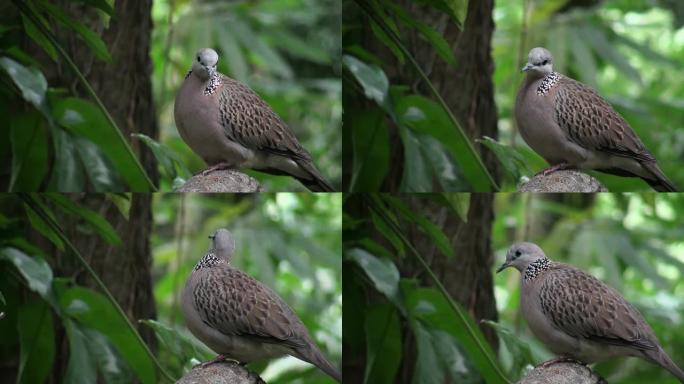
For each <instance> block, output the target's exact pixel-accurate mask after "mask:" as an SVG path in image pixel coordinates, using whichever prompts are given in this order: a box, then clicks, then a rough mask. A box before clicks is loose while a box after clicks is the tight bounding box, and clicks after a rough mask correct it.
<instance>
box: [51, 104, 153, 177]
mask: <svg viewBox="0 0 684 384" xmlns="http://www.w3.org/2000/svg"><path fill="white" fill-rule="evenodd" d="M52 113H53V115H54V116H55V119H56V120H57V122H58V123H59V124H60V125H62V126H63V127H65V128H67V129H68V130H69V131H71V132H72V133H74V134H76V135H80V136H83V137H85V138H88V139H90V140H91V141H92V142H94V143H95V144H97V146H98V147H99V148H100V149H101V150H102V151H103V152H104V153H105V154H106V155H107V157H108V158H109V160H110V161H111V162H112V164H113V165H114V167H115V169H116V171H118V173H119V174H121V176H122V177H123V178H124V179H125V180H126V182H127V183H128V185H129V186H130V189H131V190H133V191H146V190H148V184H147V178H146V176H145V174H144V173H143V171H142V169H141V168H139V166H138V163H137V159H136V158H135V157H134V156H133V154H132V152H129V150H128V148H127V147H126V144H125V142H123V141H121V139H120V137H119V135H118V133H117V132H116V128H115V127H113V126H112V125H110V124H109V122H108V121H107V119H106V118H105V116H104V115H103V114H102V112H101V110H100V109H98V108H97V107H96V106H95V105H93V104H91V103H90V102H88V101H86V100H83V99H78V98H66V99H63V100H60V101H58V102H57V103H56V104H55V106H54V107H53V111H52Z"/></svg>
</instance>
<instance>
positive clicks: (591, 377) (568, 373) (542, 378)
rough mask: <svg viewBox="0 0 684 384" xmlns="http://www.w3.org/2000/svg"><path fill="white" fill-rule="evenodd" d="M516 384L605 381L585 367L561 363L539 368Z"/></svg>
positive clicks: (573, 383) (584, 383)
mask: <svg viewBox="0 0 684 384" xmlns="http://www.w3.org/2000/svg"><path fill="white" fill-rule="evenodd" d="M517 384H607V382H606V380H605V379H604V378H602V377H601V376H599V375H598V374H597V373H595V372H594V371H592V370H591V368H589V367H587V366H586V365H582V364H578V363H572V362H562V363H555V364H552V365H549V366H548V367H542V366H539V367H537V368H535V369H533V370H532V371H530V372H529V373H528V374H527V375H526V376H525V377H523V378H522V379H521V380H520V381H518V383H517Z"/></svg>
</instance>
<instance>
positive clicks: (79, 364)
mask: <svg viewBox="0 0 684 384" xmlns="http://www.w3.org/2000/svg"><path fill="white" fill-rule="evenodd" d="M62 324H63V325H64V329H66V334H67V338H68V339H69V362H68V363H67V369H66V373H65V374H64V382H65V383H67V384H91V383H96V382H97V362H96V360H95V356H93V355H91V354H90V351H89V350H88V339H87V336H86V335H85V334H84V333H83V331H82V330H81V329H80V327H78V325H77V324H76V323H75V322H73V321H71V320H70V319H69V318H68V317H67V318H63V319H62Z"/></svg>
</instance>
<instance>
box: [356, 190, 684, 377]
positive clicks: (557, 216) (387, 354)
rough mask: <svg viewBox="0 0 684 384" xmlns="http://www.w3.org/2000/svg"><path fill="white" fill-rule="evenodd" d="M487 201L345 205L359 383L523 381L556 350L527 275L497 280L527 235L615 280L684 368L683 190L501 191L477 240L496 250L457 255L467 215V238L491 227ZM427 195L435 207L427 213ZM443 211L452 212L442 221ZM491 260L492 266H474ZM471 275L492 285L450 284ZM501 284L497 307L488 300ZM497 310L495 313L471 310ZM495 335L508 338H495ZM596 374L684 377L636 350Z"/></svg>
mask: <svg viewBox="0 0 684 384" xmlns="http://www.w3.org/2000/svg"><path fill="white" fill-rule="evenodd" d="M477 199H479V196H477V195H475V194H473V195H470V197H469V196H468V195H465V194H427V195H421V196H420V197H417V196H406V195H404V196H401V195H400V196H388V195H367V194H352V195H351V196H350V197H348V198H347V200H346V201H345V206H344V211H345V221H344V232H343V238H344V273H343V280H344V283H343V284H344V302H345V306H346V307H347V308H348V307H349V306H350V305H351V306H353V307H354V308H359V311H358V314H360V316H359V315H356V314H355V315H354V316H353V318H352V316H347V315H346V314H345V317H344V329H343V332H344V333H343V337H344V338H343V345H344V348H345V355H346V354H347V353H348V352H349V354H350V356H355V358H353V359H350V361H347V359H345V366H346V367H348V366H349V365H351V366H352V367H354V368H355V369H356V370H357V371H359V372H362V374H360V375H359V382H361V381H363V382H367V383H370V382H373V383H393V382H409V381H411V380H413V381H414V382H421V383H443V382H445V380H448V378H450V380H451V382H457V383H480V382H483V380H484V381H486V382H487V383H504V382H506V381H505V380H507V379H508V380H510V381H513V382H514V381H516V380H517V379H518V378H520V377H521V375H523V374H524V372H525V370H526V369H529V368H530V367H531V365H534V364H537V363H539V362H541V361H543V360H546V359H548V358H551V357H552V354H550V353H549V352H548V351H547V350H546V349H545V347H543V345H542V344H541V343H540V342H539V341H538V340H536V339H535V338H534V336H532V335H531V333H530V331H529V329H528V327H527V326H526V324H525V322H524V320H523V318H522V317H521V313H520V305H519V302H520V296H519V293H520V292H519V284H520V283H519V281H520V280H519V279H520V275H519V274H518V273H517V272H515V271H513V270H507V271H506V272H503V273H500V274H498V275H496V276H495V278H494V279H493V280H491V278H492V275H493V274H494V270H495V269H496V267H498V266H499V265H500V264H501V263H502V262H503V261H504V260H505V252H506V250H507V248H508V247H509V246H510V245H511V244H512V243H514V242H516V241H522V240H526V241H533V242H536V243H537V244H539V245H540V246H541V247H542V248H543V249H544V251H545V252H546V254H547V256H549V257H550V258H552V259H554V260H557V261H562V262H567V263H570V264H572V265H575V266H577V267H578V268H581V269H583V270H585V271H587V272H589V273H591V274H593V275H594V276H596V277H598V278H599V279H601V280H603V281H605V282H606V283H608V284H610V285H611V286H613V287H615V288H617V289H618V290H619V291H620V292H622V293H623V295H624V296H625V297H626V299H627V300H628V301H630V302H631V303H632V304H634V305H635V306H636V307H637V308H638V309H639V310H640V311H641V313H642V314H643V315H644V317H645V318H646V320H647V321H648V323H649V324H650V325H651V326H652V327H653V329H654V330H655V332H656V334H657V335H658V338H659V340H660V342H661V344H662V345H663V347H664V348H665V350H666V351H667V352H668V353H669V354H670V356H671V357H672V359H673V360H674V361H675V362H676V363H677V364H679V365H682V364H684V354H682V351H684V332H682V330H683V329H684V318H683V315H684V301H683V300H682V297H684V296H683V293H684V279H683V278H682V277H683V276H684V256H683V255H684V243H683V242H682V239H681V236H680V234H681V231H682V230H683V229H684V219H682V212H684V198H682V196H679V195H678V194H598V195H588V196H583V195H574V194H571V195H532V194H524V195H521V194H496V196H495V197H494V199H493V208H494V216H493V221H492V222H491V228H490V230H491V234H490V235H487V234H485V235H484V236H482V237H480V238H478V239H477V240H476V241H477V242H478V243H479V244H481V245H482V246H485V245H491V246H492V252H491V253H490V254H487V255H484V256H483V255H480V254H478V253H477V252H478V251H477V249H478V247H473V248H468V250H462V249H459V242H460V240H458V236H459V235H458V232H455V231H454V230H453V226H454V222H455V221H458V222H460V223H461V225H460V227H459V228H460V229H459V231H460V232H463V231H467V230H468V227H475V226H478V225H480V223H479V220H482V218H483V217H484V216H485V215H483V213H482V212H483V209H482V206H476V203H475V202H476V201H477ZM416 201H423V202H425V201H428V202H430V204H427V205H423V206H420V205H418V207H421V208H422V209H419V210H417V209H415V208H416V207H417V205H416ZM425 206H427V207H431V208H430V209H425V208H424V207H425ZM442 208H443V209H442ZM474 211H475V212H474ZM444 212H448V213H447V214H448V215H449V216H451V217H453V218H454V220H452V221H449V220H447V221H444V220H443V219H440V217H441V216H442V215H443V214H444ZM464 221H465V223H464ZM443 223H448V224H447V225H444V224H443ZM447 234H449V235H447ZM454 234H455V235H454ZM412 235H415V236H412ZM483 260H484V261H483ZM440 261H446V262H450V263H452V264H451V265H453V266H454V267H452V273H451V274H450V275H447V276H446V277H444V273H445V272H444V271H443V270H442V269H440V268H438V267H436V266H438V265H441V264H440ZM480 262H485V263H487V265H488V268H486V269H484V270H482V271H481V272H480V273H476V274H473V273H471V272H469V271H470V270H468V269H467V268H468V267H467V266H470V265H473V264H477V263H480ZM472 280H475V281H480V282H482V283H481V285H480V288H479V289H478V290H470V291H468V292H465V293H463V292H460V291H459V290H458V289H451V288H450V286H452V287H453V285H454V281H456V283H455V284H456V285H458V284H459V283H458V282H459V281H460V282H465V281H472ZM491 289H493V290H494V297H495V299H496V300H495V302H489V301H488V293H487V292H488V290H491ZM489 305H492V306H495V311H494V312H493V314H491V315H473V313H481V311H482V310H481V309H478V308H482V307H483V306H489ZM380 330H382V332H381V331H380ZM492 331H495V332H496V335H497V337H496V338H489V337H488V336H487V335H488V333H489V332H492ZM497 339H498V342H497ZM495 351H496V352H497V353H495ZM497 355H498V358H497ZM357 356H358V357H357ZM348 364H349V365H348ZM594 368H595V369H596V370H597V371H598V372H599V373H600V374H602V375H603V376H604V377H605V378H606V379H607V380H608V382H610V383H635V384H636V383H642V382H645V381H648V382H658V383H676V382H677V380H676V379H675V378H674V377H672V376H671V375H669V373H668V372H667V371H665V370H663V369H661V368H660V367H657V366H654V365H651V364H649V363H646V362H645V361H643V360H639V359H635V358H633V359H627V358H616V359H612V360H610V361H607V362H603V363H599V364H596V365H595V366H594Z"/></svg>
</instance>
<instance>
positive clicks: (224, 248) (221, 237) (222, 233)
mask: <svg viewBox="0 0 684 384" xmlns="http://www.w3.org/2000/svg"><path fill="white" fill-rule="evenodd" d="M209 238H210V239H211V249H212V251H213V252H214V254H215V255H216V256H217V257H219V258H221V259H224V260H226V261H230V258H231V257H232V256H233V252H234V251H235V238H233V234H232V233H230V231H228V230H227V229H224V228H220V229H218V230H216V232H214V234H213V235H211V236H209Z"/></svg>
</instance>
